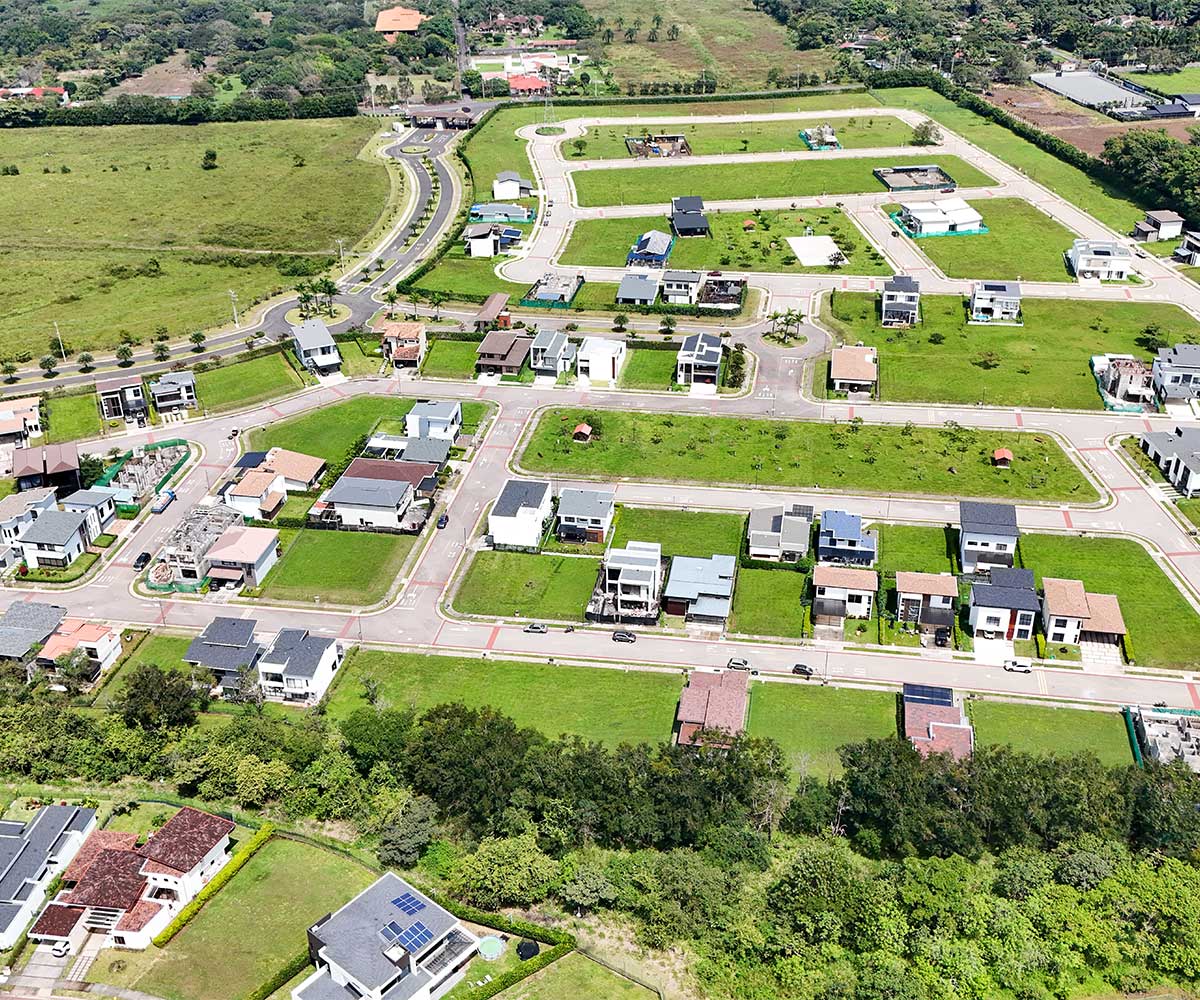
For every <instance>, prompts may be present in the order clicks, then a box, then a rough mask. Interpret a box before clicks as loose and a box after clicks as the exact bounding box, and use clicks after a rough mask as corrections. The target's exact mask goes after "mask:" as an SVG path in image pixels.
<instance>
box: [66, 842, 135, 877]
mask: <svg viewBox="0 0 1200 1000" xmlns="http://www.w3.org/2000/svg"><path fill="white" fill-rule="evenodd" d="M137 839H138V838H137V834H136V833H122V832H121V831H119V830H93V831H92V832H91V833H89V834H88V837H87V840H85V841H84V842H83V843H82V844H80V845H79V850H78V851H76V852H75V857H73V858H72V859H71V863H70V864H69V865H67V867H66V870H65V871H64V872H63V876H62V877H63V881H64V882H78V881H79V880H80V879H81V878H83V875H84V872H86V871H87V870H88V868H89V867H90V866H91V864H92V862H93V861H95V860H96V856H97V855H98V854H99V853H100V852H101V851H107V850H114V851H131V850H133V848H134V847H136V846H137Z"/></svg>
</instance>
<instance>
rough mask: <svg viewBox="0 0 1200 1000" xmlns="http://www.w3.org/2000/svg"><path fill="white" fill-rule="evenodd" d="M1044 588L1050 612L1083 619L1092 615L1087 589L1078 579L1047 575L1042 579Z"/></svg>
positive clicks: (1048, 611)
mask: <svg viewBox="0 0 1200 1000" xmlns="http://www.w3.org/2000/svg"><path fill="white" fill-rule="evenodd" d="M1042 590H1043V592H1044V593H1045V595H1046V612H1047V613H1048V614H1051V615H1060V616H1062V617H1063V618H1080V619H1082V620H1083V621H1087V620H1088V619H1089V618H1090V617H1091V616H1092V613H1091V611H1089V610H1088V600H1087V591H1085V590H1084V589H1083V584H1082V583H1080V582H1079V581H1078V580H1059V579H1056V578H1054V577H1050V576H1047V577H1044V578H1043V579H1042Z"/></svg>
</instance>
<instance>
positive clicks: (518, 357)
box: [475, 330, 533, 375]
mask: <svg viewBox="0 0 1200 1000" xmlns="http://www.w3.org/2000/svg"><path fill="white" fill-rule="evenodd" d="M532 346H533V341H532V340H530V338H528V337H519V336H517V334H515V333H512V332H511V331H509V330H493V331H492V332H491V333H489V334H488V335H487V336H486V337H484V338H483V340H481V341H480V342H479V346H478V347H477V348H476V349H475V354H476V356H477V357H476V361H475V370H476V371H478V372H479V373H480V374H489V375H516V374H518V373H519V372H520V371H521V369H522V368H523V367H524V366H525V359H526V358H528V357H529V349H530V348H531V347H532Z"/></svg>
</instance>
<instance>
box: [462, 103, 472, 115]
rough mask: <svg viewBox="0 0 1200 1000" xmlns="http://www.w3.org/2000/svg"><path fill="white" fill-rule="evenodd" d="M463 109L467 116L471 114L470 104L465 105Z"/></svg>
mask: <svg viewBox="0 0 1200 1000" xmlns="http://www.w3.org/2000/svg"><path fill="white" fill-rule="evenodd" d="M462 109H463V111H465V112H466V113H467V114H470V113H471V106H470V105H469V104H464V105H463V106H462Z"/></svg>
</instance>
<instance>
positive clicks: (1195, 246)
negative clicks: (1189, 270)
mask: <svg viewBox="0 0 1200 1000" xmlns="http://www.w3.org/2000/svg"><path fill="white" fill-rule="evenodd" d="M1171 259H1172V260H1174V261H1175V262H1176V263H1179V264H1184V265H1186V266H1188V267H1200V232H1192V231H1191V230H1188V231H1187V232H1185V233H1184V234H1183V241H1182V242H1181V243H1180V244H1179V246H1177V247H1176V248H1175V253H1174V254H1173V255H1172V257H1171Z"/></svg>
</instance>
